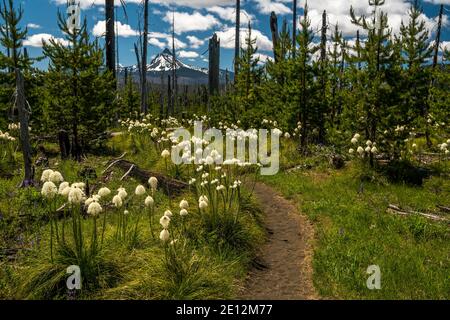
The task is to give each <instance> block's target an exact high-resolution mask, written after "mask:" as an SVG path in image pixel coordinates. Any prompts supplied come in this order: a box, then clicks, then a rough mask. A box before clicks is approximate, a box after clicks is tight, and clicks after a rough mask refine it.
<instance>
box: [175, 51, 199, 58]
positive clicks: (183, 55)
mask: <svg viewBox="0 0 450 320" xmlns="http://www.w3.org/2000/svg"><path fill="white" fill-rule="evenodd" d="M178 56H179V57H180V58H198V57H199V54H198V53H197V52H195V51H184V50H182V51H180V52H179V53H178Z"/></svg>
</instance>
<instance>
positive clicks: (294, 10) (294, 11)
mask: <svg viewBox="0 0 450 320" xmlns="http://www.w3.org/2000/svg"><path fill="white" fill-rule="evenodd" d="M296 45H297V0H294V3H293V8H292V57H293V58H295V49H296Z"/></svg>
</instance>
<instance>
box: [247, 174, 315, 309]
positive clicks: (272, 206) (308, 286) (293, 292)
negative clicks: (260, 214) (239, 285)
mask: <svg viewBox="0 0 450 320" xmlns="http://www.w3.org/2000/svg"><path fill="white" fill-rule="evenodd" d="M255 196H256V197H257V199H258V200H259V202H260V203H261V207H262V210H263V211H264V214H265V220H264V224H265V227H266V229H267V232H268V239H267V242H266V243H265V244H264V245H263V246H262V248H261V251H260V254H259V255H258V257H257V259H256V260H255V263H254V267H253V270H251V271H250V273H249V275H248V278H247V281H246V285H245V288H244V289H243V291H242V293H241V296H240V298H242V299H252V300H257V299H261V300H299V299H318V296H317V294H316V293H315V290H314V287H313V284H312V265H311V263H312V241H313V238H314V229H313V227H312V225H311V224H310V223H309V221H308V220H307V218H306V217H304V216H303V215H301V214H300V213H299V212H298V210H297V208H296V206H295V205H294V204H292V203H291V202H290V201H288V200H286V199H285V198H283V197H282V196H281V195H280V194H279V193H277V192H276V191H275V190H273V189H272V188H271V187H269V186H267V185H265V184H262V183H258V184H257V185H256V187H255Z"/></svg>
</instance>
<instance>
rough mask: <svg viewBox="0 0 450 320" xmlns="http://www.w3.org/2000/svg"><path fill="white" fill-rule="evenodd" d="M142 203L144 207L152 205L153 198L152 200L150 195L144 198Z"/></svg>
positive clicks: (153, 202)
mask: <svg viewBox="0 0 450 320" xmlns="http://www.w3.org/2000/svg"><path fill="white" fill-rule="evenodd" d="M144 204H145V206H146V207H153V205H154V204H155V200H153V198H152V197H151V196H148V197H147V198H145V201H144Z"/></svg>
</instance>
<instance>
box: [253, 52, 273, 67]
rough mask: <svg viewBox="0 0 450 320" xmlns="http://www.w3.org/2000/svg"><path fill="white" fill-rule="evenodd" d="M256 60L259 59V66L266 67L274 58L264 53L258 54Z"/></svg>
mask: <svg viewBox="0 0 450 320" xmlns="http://www.w3.org/2000/svg"><path fill="white" fill-rule="evenodd" d="M254 58H259V61H258V64H259V65H264V64H266V63H267V61H273V58H272V57H271V56H268V55H266V54H263V53H256V54H255V57H254Z"/></svg>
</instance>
